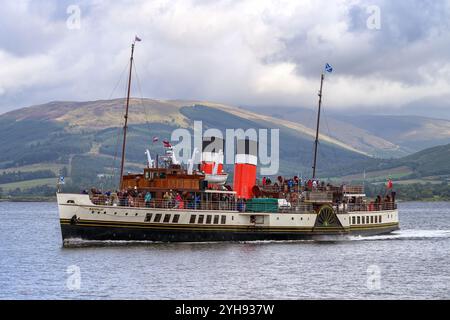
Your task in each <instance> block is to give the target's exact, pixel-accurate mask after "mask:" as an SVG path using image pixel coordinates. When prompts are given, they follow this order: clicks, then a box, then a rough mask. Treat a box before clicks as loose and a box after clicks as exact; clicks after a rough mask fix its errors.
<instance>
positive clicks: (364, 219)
mask: <svg viewBox="0 0 450 320" xmlns="http://www.w3.org/2000/svg"><path fill="white" fill-rule="evenodd" d="M382 222H383V219H382V217H381V216H357V217H352V224H374V223H382Z"/></svg>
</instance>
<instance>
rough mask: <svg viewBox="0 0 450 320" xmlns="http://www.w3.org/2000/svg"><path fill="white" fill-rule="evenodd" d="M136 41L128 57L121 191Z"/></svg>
mask: <svg viewBox="0 0 450 320" xmlns="http://www.w3.org/2000/svg"><path fill="white" fill-rule="evenodd" d="M135 43H136V40H135V41H134V42H133V43H132V45H131V57H130V74H129V76H128V92H127V104H126V108H125V115H124V119H125V124H124V126H123V143H122V161H121V162H120V184H119V188H120V189H122V182H123V167H124V164H125V146H126V143H127V128H128V108H129V106H130V91H131V72H132V70H133V55H134V45H135Z"/></svg>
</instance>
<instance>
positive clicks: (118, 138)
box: [108, 62, 130, 181]
mask: <svg viewBox="0 0 450 320" xmlns="http://www.w3.org/2000/svg"><path fill="white" fill-rule="evenodd" d="M129 66H130V63H129V62H128V63H127V64H126V66H125V68H124V70H123V71H122V73H121V75H120V77H119V81H118V82H117V84H116V86H115V87H114V89H113V91H112V92H111V95H110V97H109V99H111V97H112V95H113V93H114V91H115V90H116V89H117V87H118V86H119V85H120V83H121V82H122V80H123V75H124V73H125V71H126V70H127V69H128V67H129ZM126 89H127V88H125V92H126ZM109 99H108V100H109ZM122 132H123V128H122V127H121V126H119V127H117V130H116V137H117V138H116V146H115V148H114V149H115V151H114V157H113V160H112V164H111V168H112V180H113V181H114V180H115V178H116V171H117V167H116V163H117V158H118V153H119V143H120V137H121V133H122Z"/></svg>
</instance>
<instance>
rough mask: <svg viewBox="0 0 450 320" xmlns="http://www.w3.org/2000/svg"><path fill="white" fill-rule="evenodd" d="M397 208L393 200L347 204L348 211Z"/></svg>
mask: <svg viewBox="0 0 450 320" xmlns="http://www.w3.org/2000/svg"><path fill="white" fill-rule="evenodd" d="M395 209H397V204H396V203H393V202H382V203H362V204H353V203H349V204H347V210H346V211H348V212H355V211H385V210H395Z"/></svg>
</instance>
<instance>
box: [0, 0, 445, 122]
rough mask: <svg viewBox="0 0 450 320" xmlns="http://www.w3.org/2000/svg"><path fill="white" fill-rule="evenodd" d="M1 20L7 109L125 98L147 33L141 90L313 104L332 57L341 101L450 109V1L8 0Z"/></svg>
mask: <svg viewBox="0 0 450 320" xmlns="http://www.w3.org/2000/svg"><path fill="white" fill-rule="evenodd" d="M71 5H75V7H73V6H72V7H71ZM78 9H79V12H78ZM378 9H379V10H378ZM78 13H80V14H79V16H80V20H78ZM378 13H379V15H378ZM378 18H380V19H378ZM0 30H1V33H0V113H3V112H6V111H8V110H12V109H15V108H19V107H24V106H29V105H35V104H40V103H45V102H49V101H54V100H76V101H84V100H98V99H108V98H110V97H122V96H124V95H125V78H126V73H124V70H125V68H126V67H127V63H128V58H129V54H130V44H131V41H132V40H133V38H134V35H135V34H137V35H139V37H140V38H142V42H139V43H138V44H137V48H136V54H135V58H136V61H135V63H136V67H137V76H138V79H139V82H138V81H136V80H137V79H135V81H134V83H135V86H134V87H133V95H134V96H137V97H140V96H144V97H149V98H161V99H199V100H210V101H215V102H223V103H228V104H233V105H237V106H243V105H250V106H305V107H311V106H314V105H315V104H316V100H317V95H316V94H317V90H318V87H319V81H320V73H321V72H322V70H323V66H324V65H325V63H327V62H328V63H330V64H331V65H333V67H334V71H333V73H332V74H327V78H326V83H325V93H324V94H325V99H326V104H327V106H328V107H329V108H334V109H336V110H338V109H347V108H350V109H351V108H353V109H358V110H361V109H367V110H373V109H374V108H393V109H397V108H401V107H402V108H405V107H408V106H415V107H417V105H419V106H420V105H424V106H427V107H429V106H431V105H434V106H437V107H441V108H445V107H447V108H449V107H450V0H422V1H420V0H395V1H392V0H386V1H376V0H369V1H364V0H336V1H330V0H323V1H317V0H311V1H308V0H293V1H282V0H279V1H275V0H273V1H269V0H267V1H266V0H250V1H242V0H239V1H237V0H236V1H213V0H204V1H202V0H180V1H151V0H145V1H144V0H142V1H138V0H136V1H116V0H115V1H100V0H91V1H77V0H71V1H65V0H64V1H61V0H54V1H53V0H45V1H44V0H36V1H27V0H1V9H0ZM120 79H121V82H118V81H119V80H120ZM117 83H119V85H118V88H117V89H116V90H115V91H114V88H115V86H116V84H117ZM139 84H140V86H139ZM111 93H113V94H112V96H111Z"/></svg>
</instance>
